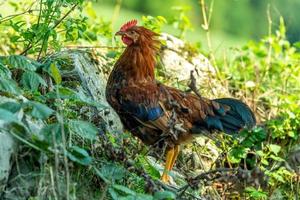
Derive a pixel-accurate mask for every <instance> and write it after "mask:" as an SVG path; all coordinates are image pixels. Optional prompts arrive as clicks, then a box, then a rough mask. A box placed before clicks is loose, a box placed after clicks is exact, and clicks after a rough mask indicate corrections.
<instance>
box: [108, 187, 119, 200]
mask: <svg viewBox="0 0 300 200" xmlns="http://www.w3.org/2000/svg"><path fill="white" fill-rule="evenodd" d="M108 192H109V194H110V196H111V198H112V199H113V200H119V199H120V197H119V195H118V193H117V192H116V191H115V190H114V189H113V188H111V187H110V188H108Z"/></svg>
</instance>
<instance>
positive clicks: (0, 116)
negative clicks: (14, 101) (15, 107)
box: [0, 108, 19, 122]
mask: <svg viewBox="0 0 300 200" xmlns="http://www.w3.org/2000/svg"><path fill="white" fill-rule="evenodd" d="M0 120H3V121H5V122H19V120H18V118H17V116H16V115H14V114H13V113H11V112H10V111H8V110H5V109H3V108H0Z"/></svg>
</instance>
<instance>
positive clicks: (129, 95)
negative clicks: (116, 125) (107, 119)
mask: <svg viewBox="0 0 300 200" xmlns="http://www.w3.org/2000/svg"><path fill="white" fill-rule="evenodd" d="M118 96H119V98H118V99H119V103H120V107H121V112H122V113H124V114H126V115H131V116H134V118H135V119H136V120H137V121H139V122H140V123H141V124H142V125H144V126H147V127H148V128H152V129H158V130H161V132H164V131H166V130H167V127H168V119H169V114H168V112H167V111H166V110H165V109H164V106H163V104H162V102H161V99H163V97H162V93H161V91H160V89H159V86H158V85H157V84H155V83H142V84H138V85H131V86H128V87H124V88H122V89H121V90H120V91H119V94H118Z"/></svg>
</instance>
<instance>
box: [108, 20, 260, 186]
mask: <svg viewBox="0 0 300 200" xmlns="http://www.w3.org/2000/svg"><path fill="white" fill-rule="evenodd" d="M115 35H118V36H121V40H122V42H123V43H124V44H125V45H126V46H127V47H126V49H125V51H124V52H123V54H122V55H121V56H120V58H119V59H118V60H117V62H116V63H115V65H114V68H113V70H112V72H111V73H110V76H109V78H108V82H107V86H106V98H107V101H108V102H109V104H110V105H111V106H112V107H113V108H114V110H115V111H116V112H117V113H118V115H119V116H120V118H121V121H122V123H123V124H124V127H125V129H127V130H129V131H130V132H131V133H132V134H133V135H134V136H137V137H138V138H140V139H141V140H142V141H143V142H144V143H145V144H147V145H156V144H158V143H161V142H163V144H165V146H166V163H165V169H164V171H163V173H162V176H161V180H162V181H163V182H165V183H169V182H170V177H169V175H168V173H169V171H171V170H172V168H173V166H174V164H175V161H176V158H177V155H178V153H179V151H180V144H182V143H186V142H189V141H191V140H192V139H193V138H194V137H196V136H197V135H200V134H203V133H205V134H207V133H211V132H215V131H220V132H225V133H227V134H232V133H236V132H239V131H240V130H241V129H243V128H251V127H253V126H254V125H255V123H256V120H255V116H254V114H253V113H252V111H251V110H250V108H249V107H248V106H247V105H246V104H244V103H243V102H241V101H239V100H236V99H232V98H222V99H213V100H209V99H206V98H204V97H201V96H199V95H195V94H192V93H188V92H184V91H181V90H178V89H176V88H172V87H168V86H166V85H164V84H162V83H159V82H158V81H157V80H156V79H155V73H154V68H155V65H156V55H157V53H158V50H159V46H160V41H159V40H158V36H159V35H158V34H157V33H155V32H153V31H151V30H149V29H147V28H145V27H143V26H138V25H137V20H132V21H129V22H127V23H125V24H124V25H123V26H122V27H121V28H120V30H119V31H118V32H117V33H116V34H115Z"/></svg>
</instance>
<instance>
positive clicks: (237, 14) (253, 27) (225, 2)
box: [93, 0, 300, 51]
mask: <svg viewBox="0 0 300 200" xmlns="http://www.w3.org/2000/svg"><path fill="white" fill-rule="evenodd" d="M116 5H117V6H118V5H120V6H121V9H120V12H117V16H116V23H115V24H114V27H113V28H114V30H116V29H118V27H119V26H120V25H121V24H122V23H124V21H126V20H130V19H132V18H137V19H141V16H143V15H152V16H157V15H161V16H163V17H165V18H166V19H167V20H168V21H172V20H173V19H174V18H176V17H179V15H180V12H179V11H178V8H182V9H184V10H185V12H186V15H187V16H188V17H189V19H190V21H191V25H192V27H193V30H188V31H187V33H186V37H185V38H186V39H187V40H189V41H192V42H200V43H201V44H202V45H203V46H204V47H205V32H204V31H203V29H202V28H201V24H202V16H201V7H200V4H199V1H198V0H164V1H160V0H143V1H142V0H115V1H112V0H98V1H96V2H94V3H93V6H94V8H96V11H98V13H97V15H99V16H102V17H103V18H104V19H106V20H111V19H112V18H113V15H114V13H116V12H114V10H115V8H116ZM211 5H212V9H213V10H212V16H211V35H212V38H213V47H214V48H215V50H216V51H217V49H218V48H219V47H223V48H224V47H229V46H235V45H237V44H240V42H246V41H248V40H251V39H253V40H257V39H259V38H261V37H262V36H264V35H266V34H268V27H269V26H268V16H267V11H268V10H269V11H270V16H271V18H272V31H275V30H276V29H277V27H278V24H279V17H280V16H283V17H284V19H285V23H286V27H287V36H288V40H289V41H290V42H295V41H299V40H300V20H299V18H300V12H299V10H300V0H215V1H212V0H209V1H207V5H206V6H207V10H209V9H210V7H211ZM176 8H177V9H176ZM164 29H165V30H164ZM164 29H163V30H164V31H166V32H170V33H172V34H175V35H176V31H175V29H172V27H170V26H166V27H164ZM223 48H221V49H223Z"/></svg>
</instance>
